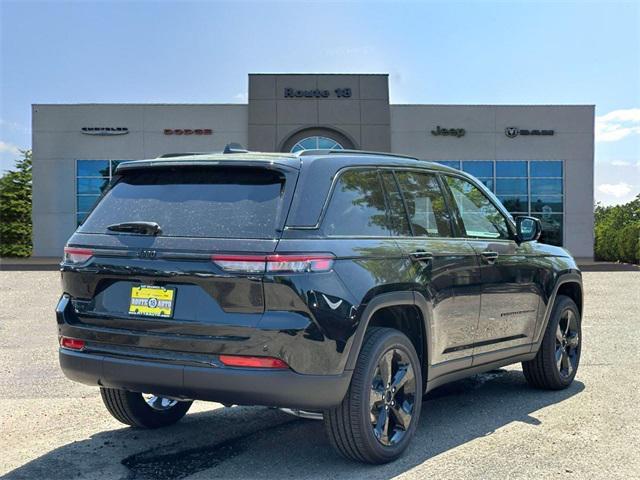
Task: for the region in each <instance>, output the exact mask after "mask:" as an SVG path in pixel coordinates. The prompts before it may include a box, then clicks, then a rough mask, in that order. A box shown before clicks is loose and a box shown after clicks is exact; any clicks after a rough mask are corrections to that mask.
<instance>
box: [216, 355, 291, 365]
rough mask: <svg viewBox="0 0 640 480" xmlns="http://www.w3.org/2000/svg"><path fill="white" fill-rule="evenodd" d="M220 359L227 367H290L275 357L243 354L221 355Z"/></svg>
mask: <svg viewBox="0 0 640 480" xmlns="http://www.w3.org/2000/svg"><path fill="white" fill-rule="evenodd" d="M218 358H220V361H221V362H222V363H223V364H224V365H226V366H227V367H245V368H289V365H287V364H286V363H285V362H284V361H282V360H280V359H279V358H274V357H246V356H243V355H220V356H219V357H218Z"/></svg>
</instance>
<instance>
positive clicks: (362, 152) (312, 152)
mask: <svg viewBox="0 0 640 480" xmlns="http://www.w3.org/2000/svg"><path fill="white" fill-rule="evenodd" d="M297 155H298V156H300V157H305V156H308V155H377V156H383V157H397V158H408V159H411V160H418V159H417V158H416V157H412V156H409V155H400V154H398V153H388V152H370V151H367V150H322V149H318V150H301V151H299V152H297Z"/></svg>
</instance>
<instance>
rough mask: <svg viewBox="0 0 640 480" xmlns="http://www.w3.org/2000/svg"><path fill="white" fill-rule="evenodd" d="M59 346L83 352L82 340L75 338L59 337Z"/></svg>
mask: <svg viewBox="0 0 640 480" xmlns="http://www.w3.org/2000/svg"><path fill="white" fill-rule="evenodd" d="M60 346H61V347H62V348H68V349H69V350H84V340H78V339H77V338H69V337H60Z"/></svg>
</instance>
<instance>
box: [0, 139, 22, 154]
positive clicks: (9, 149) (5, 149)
mask: <svg viewBox="0 0 640 480" xmlns="http://www.w3.org/2000/svg"><path fill="white" fill-rule="evenodd" d="M0 153H6V154H10V155H20V149H19V148H18V147H16V146H15V145H13V144H11V143H7V142H3V141H2V140H0Z"/></svg>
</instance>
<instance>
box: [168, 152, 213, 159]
mask: <svg viewBox="0 0 640 480" xmlns="http://www.w3.org/2000/svg"><path fill="white" fill-rule="evenodd" d="M189 155H207V153H206V152H179V153H164V154H162V155H160V156H159V157H156V158H173V157H188V156H189Z"/></svg>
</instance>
